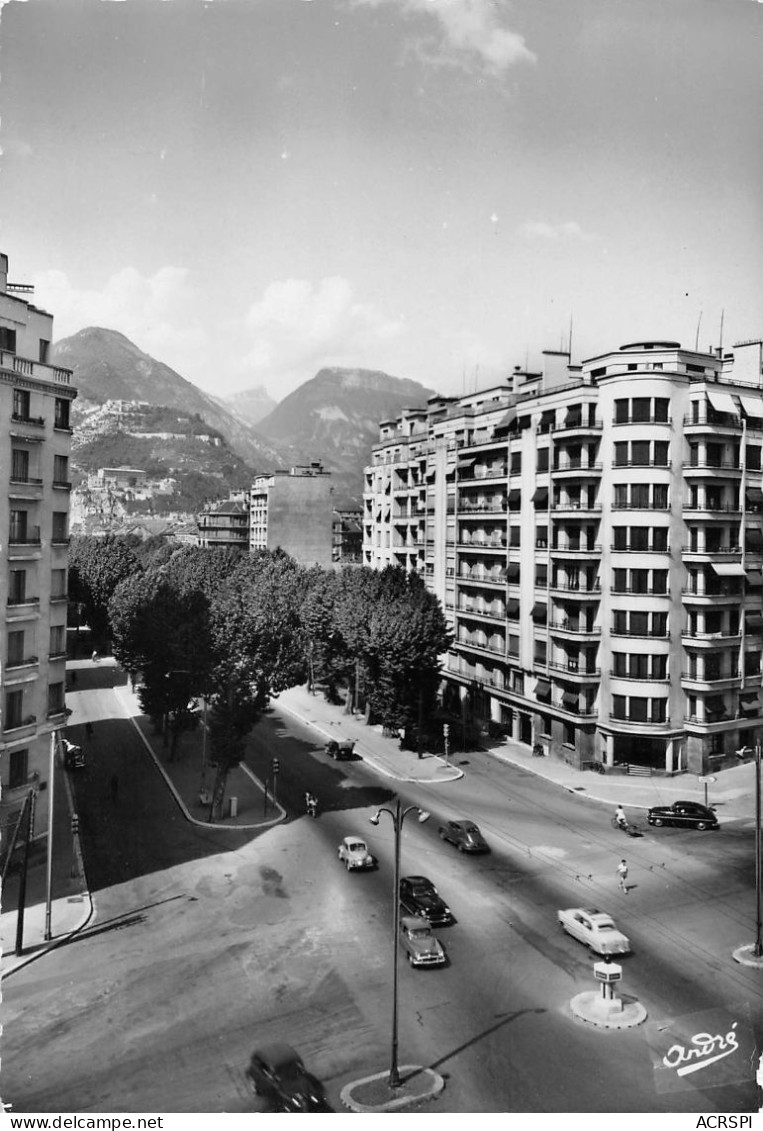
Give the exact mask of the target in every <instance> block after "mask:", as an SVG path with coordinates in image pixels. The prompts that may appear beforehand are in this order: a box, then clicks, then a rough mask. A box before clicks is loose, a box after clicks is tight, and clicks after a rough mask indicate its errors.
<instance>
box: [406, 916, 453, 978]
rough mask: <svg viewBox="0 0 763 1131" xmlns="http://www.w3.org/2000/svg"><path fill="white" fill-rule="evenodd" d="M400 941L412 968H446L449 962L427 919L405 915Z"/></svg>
mask: <svg viewBox="0 0 763 1131" xmlns="http://www.w3.org/2000/svg"><path fill="white" fill-rule="evenodd" d="M400 941H401V943H402V944H403V950H404V951H405V953H406V955H407V956H408V961H409V963H410V964H411V966H444V965H445V963H446V962H447V961H448V960H447V958H446V957H445V951H444V950H443V946H442V943H441V942H440V940H439V939H436V938H435V936H434V935H433V934H432V928H431V927H430V925H429V923H427V921H426V919H419V918H414V916H413V915H405V916H404V917H403V918H402V919H401V920H400Z"/></svg>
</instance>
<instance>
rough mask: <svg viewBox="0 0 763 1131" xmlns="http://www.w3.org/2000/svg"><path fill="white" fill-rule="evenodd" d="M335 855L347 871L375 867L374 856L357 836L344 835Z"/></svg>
mask: <svg viewBox="0 0 763 1131" xmlns="http://www.w3.org/2000/svg"><path fill="white" fill-rule="evenodd" d="M337 855H338V856H339V859H340V860H341V861H342V863H343V864H344V866H345V868H346V869H347V871H348V872H355V871H360V870H362V869H363V868H375V867H376V857H374V856H372V855H371V853H370V852H369V851H368V845H367V844H366V842H365V841H364V840H361V838H360V837H359V836H346V837H345V838H344V840H343V841H342V843H341V844H340V845H339V847H338V848H337Z"/></svg>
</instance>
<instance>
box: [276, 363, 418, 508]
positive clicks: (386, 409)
mask: <svg viewBox="0 0 763 1131" xmlns="http://www.w3.org/2000/svg"><path fill="white" fill-rule="evenodd" d="M432 395H433V392H432V390H431V389H427V388H425V387H424V386H423V385H420V384H419V383H418V382H417V381H410V380H408V379H407V378H400V377H391V376H390V375H389V374H388V373H382V372H380V371H379V370H375V369H340V368H332V369H321V370H320V371H319V372H318V373H317V374H316V375H315V377H313V378H312V379H311V380H309V381H306V382H305V384H304V385H300V387H299V388H298V389H296V390H295V391H294V392H293V393H290V394H289V395H288V396H287V397H285V398H284V400H282V401H280V403H279V404H277V405H276V407H275V408H274V409H273V411H272V412H271V413H270V414H269V415H268V416H266V417H265V418H264V420H261V421H260V422H259V424H258V425H257V430H258V432H261V433H262V434H263V435H265V436H267V437H268V439H269V440H271V441H272V442H273V443H276V444H278V445H279V446H281V447H283V446H285V445H288V448H289V451H290V455H291V460H292V462H300V463H306V462H308V461H310V460H321V462H322V463H323V466H324V468H325V470H326V471H330V472H331V473H332V475H333V476H334V484H335V488H336V492H335V494H336V498H337V502H338V505H340V506H350V505H352V506H359V505H360V501H361V499H362V495H363V469H364V467H366V466H367V465H368V464H369V463H370V462H371V446H372V445H373V444H375V443H377V442H378V440H379V423H380V422H381V421H382V420H387V419H389V418H390V417H395V416H397V415H398V414H399V413H400V412H401V411H402V409H404V408H418V407H424V405H425V404H426V402H427V399H428V398H429V397H431V396H432Z"/></svg>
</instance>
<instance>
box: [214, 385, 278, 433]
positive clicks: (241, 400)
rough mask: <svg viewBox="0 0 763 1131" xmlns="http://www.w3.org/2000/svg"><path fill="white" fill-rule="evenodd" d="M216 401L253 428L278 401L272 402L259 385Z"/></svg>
mask: <svg viewBox="0 0 763 1131" xmlns="http://www.w3.org/2000/svg"><path fill="white" fill-rule="evenodd" d="M218 399H219V401H220V404H221V405H222V406H223V408H226V409H227V410H228V412H232V413H233V415H234V416H237V417H239V418H240V419H241V420H244V421H245V422H246V423H247V424H251V425H252V426H253V427H254V426H256V425H257V424H259V422H260V421H261V420H262V419H263V418H264V417H266V416H267V415H268V413H269V412H272V411H273V409H274V408H275V407H276V405H277V404H278V401H275V400H273V398H272V397H271V396H270V394H269V393H268V392H267V390H266V389H263V387H262V386H261V385H256V386H255V387H254V388H252V389H244V390H243V391H242V392H240V393H231V395H230V396H228V397H220V398H218Z"/></svg>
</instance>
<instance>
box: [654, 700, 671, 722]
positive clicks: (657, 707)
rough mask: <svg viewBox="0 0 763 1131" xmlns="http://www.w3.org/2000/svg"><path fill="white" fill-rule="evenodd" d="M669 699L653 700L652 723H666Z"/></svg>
mask: <svg viewBox="0 0 763 1131" xmlns="http://www.w3.org/2000/svg"><path fill="white" fill-rule="evenodd" d="M667 702H668V701H667V699H653V700H652V722H653V723H664V722H665V719H666V717H667V715H666V708H667Z"/></svg>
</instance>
